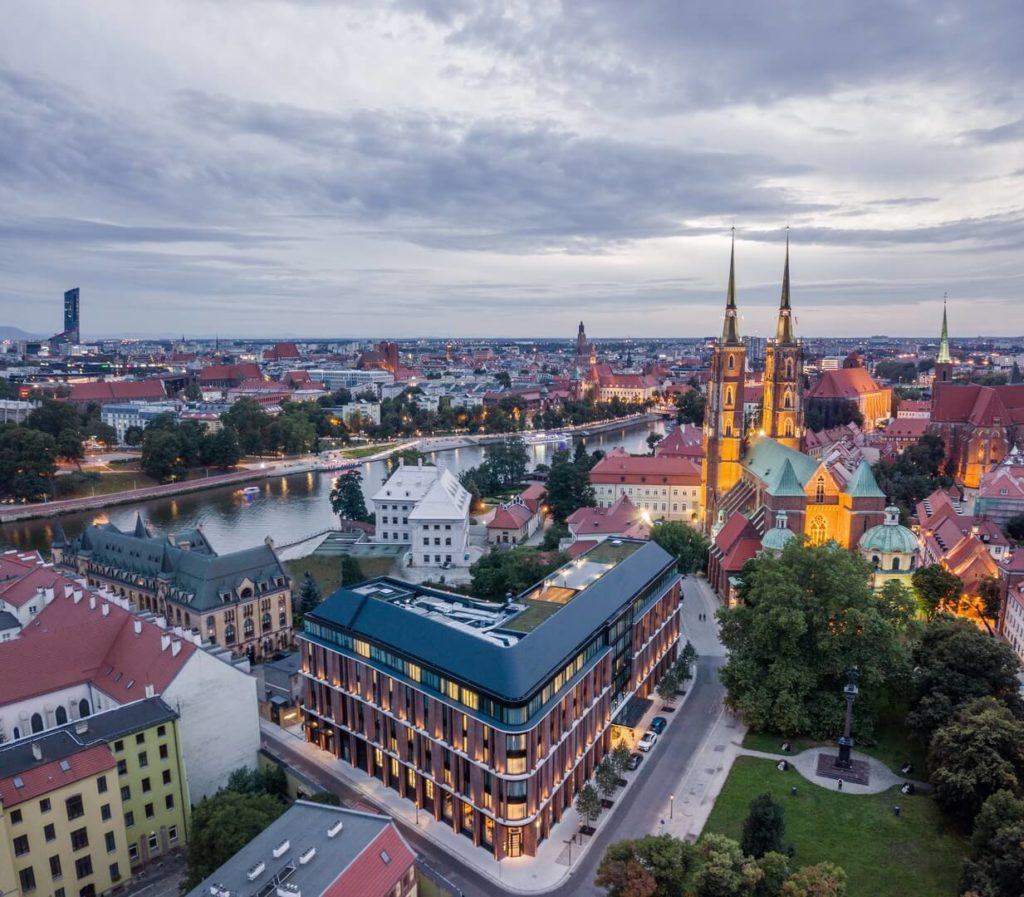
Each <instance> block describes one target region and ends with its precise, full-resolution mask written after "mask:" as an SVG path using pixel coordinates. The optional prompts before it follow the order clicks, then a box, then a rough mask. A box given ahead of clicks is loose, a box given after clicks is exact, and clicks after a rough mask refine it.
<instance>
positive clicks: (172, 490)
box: [0, 414, 659, 524]
mask: <svg viewBox="0 0 1024 897" xmlns="http://www.w3.org/2000/svg"><path fill="white" fill-rule="evenodd" d="M657 420H659V416H658V415H656V414H636V415H632V416H630V417H622V418H613V419H610V420H604V421H595V422H593V423H588V424H579V425H577V426H575V427H564V428H561V429H560V430H559V433H561V434H564V435H565V436H567V437H569V438H575V437H588V436H597V435H600V434H601V433H605V432H608V431H611V430H618V429H625V428H633V427H639V426H643V425H645V424H650V423H653V422H654V421H657ZM528 435H529V431H525V432H519V433H501V434H492V433H487V434H468V433H467V434H464V435H457V436H426V437H419V438H417V439H408V440H402V441H401V442H396V443H393V444H391V445H388V446H385V447H383V448H381V449H380V450H379V451H377V452H375V453H373V454H371V455H365V456H363V457H361V458H358V459H355V458H353V459H350V460H351V463H354V464H366V463H372V462H375V461H383V460H385V459H387V458H389V457H390V456H391V455H393V454H395V453H396V452H400V451H404V450H405V449H410V448H415V449H418V450H419V451H422V452H426V453H430V452H438V451H448V450H451V449H458V448H464V447H470V446H485V445H490V444H493V443H495V442H500V441H502V440H504V439H508V438H509V437H511V436H528ZM324 470H325V467H324V464H323V460H322V459H321V458H320V457H319V456H315V455H311V456H308V457H304V458H296V459H293V460H290V461H283V462H277V461H275V462H269V463H267V464H266V466H259V467H247V468H245V469H244V470H237V471H234V472H232V473H225V474H214V475H213V476H207V477H201V478H198V479H193V480H182V481H179V482H174V483H162V484H159V485H155V486H145V487H143V488H141V489H128V490H124V491H121V492H108V493H106V494H100V495H89V496H82V497H79V498H68V499H60V500H57V501H47V502H35V503H32V504H24V505H0V524H5V523H16V522H19V521H26V520H39V519H43V518H49V517H59V516H61V515H65V514H75V513H81V512H83V511H98V510H101V509H103V508H111V507H116V506H118V505H126V504H134V503H136V502H143V501H147V500H150V499H159V498H170V497H173V496H176V495H185V494H188V493H194V492H201V491H204V490H207V489H217V488H222V487H224V486H233V485H243V484H245V483H252V482H255V481H257V480H264V479H269V478H271V477H282V476H289V475H291V474H302V473H321V472H324Z"/></svg>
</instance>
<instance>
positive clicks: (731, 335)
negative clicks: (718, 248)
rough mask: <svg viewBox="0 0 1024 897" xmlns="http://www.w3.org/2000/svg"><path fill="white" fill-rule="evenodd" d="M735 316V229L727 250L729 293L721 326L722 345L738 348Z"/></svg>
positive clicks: (737, 326)
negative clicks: (729, 247)
mask: <svg viewBox="0 0 1024 897" xmlns="http://www.w3.org/2000/svg"><path fill="white" fill-rule="evenodd" d="M736 318H737V315H736V228H735V227H734V228H733V229H732V248H731V249H730V250H729V292H728V293H727V294H726V297H725V323H724V324H723V326H722V344H723V345H725V346H738V345H739V344H740V328H739V323H738V321H737V319H736Z"/></svg>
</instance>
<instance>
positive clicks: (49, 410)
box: [25, 399, 82, 439]
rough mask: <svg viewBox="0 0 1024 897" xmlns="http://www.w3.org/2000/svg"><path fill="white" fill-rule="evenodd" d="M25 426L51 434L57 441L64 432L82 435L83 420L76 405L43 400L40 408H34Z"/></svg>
mask: <svg viewBox="0 0 1024 897" xmlns="http://www.w3.org/2000/svg"><path fill="white" fill-rule="evenodd" d="M25 426H26V427H28V428H29V429H30V430H41V431H42V432H44V433H49V434H50V435H51V436H52V437H53V438H54V439H56V438H57V437H59V436H60V434H61V433H62V432H63V431H64V430H74V431H77V432H79V435H81V428H82V419H81V417H80V416H79V414H78V412H77V411H76V410H75V406H74V405H71V404H69V403H68V402H59V401H57V400H56V399H43V400H42V401H41V402H40V403H39V407H37V408H34V409H33V410H32V412H31V413H30V414H29V416H28V417H26V418H25Z"/></svg>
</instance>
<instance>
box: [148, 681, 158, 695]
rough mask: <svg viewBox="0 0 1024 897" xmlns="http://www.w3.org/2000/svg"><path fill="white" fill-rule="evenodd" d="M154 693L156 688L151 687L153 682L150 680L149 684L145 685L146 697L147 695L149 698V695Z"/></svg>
mask: <svg viewBox="0 0 1024 897" xmlns="http://www.w3.org/2000/svg"><path fill="white" fill-rule="evenodd" d="M155 694H156V689H155V688H154V687H153V683H152V682H150V683H149V684H148V685H147V686H146V697H147V698H151V697H153V695H155Z"/></svg>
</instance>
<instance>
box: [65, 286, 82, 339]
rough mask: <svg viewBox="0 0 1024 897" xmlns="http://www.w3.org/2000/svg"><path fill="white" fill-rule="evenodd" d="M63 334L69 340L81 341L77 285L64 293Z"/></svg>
mask: <svg viewBox="0 0 1024 897" xmlns="http://www.w3.org/2000/svg"><path fill="white" fill-rule="evenodd" d="M64 334H65V336H66V338H67V339H68V341H69V342H72V343H80V342H81V341H82V340H81V331H80V329H79V320H78V287H73V288H72V289H70V290H68V291H67V292H66V293H65V294H64Z"/></svg>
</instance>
